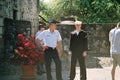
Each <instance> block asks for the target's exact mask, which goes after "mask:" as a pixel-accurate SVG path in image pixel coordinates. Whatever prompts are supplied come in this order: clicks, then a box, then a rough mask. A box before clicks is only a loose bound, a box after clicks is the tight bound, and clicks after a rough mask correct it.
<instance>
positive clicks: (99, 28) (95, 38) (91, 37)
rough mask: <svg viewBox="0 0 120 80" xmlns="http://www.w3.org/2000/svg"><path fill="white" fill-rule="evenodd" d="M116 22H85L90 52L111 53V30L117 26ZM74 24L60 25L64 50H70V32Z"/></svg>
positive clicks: (83, 26)
mask: <svg viewBox="0 0 120 80" xmlns="http://www.w3.org/2000/svg"><path fill="white" fill-rule="evenodd" d="M115 26H116V24H107V23H106V24H83V25H82V28H83V29H84V30H85V31H86V32H87V34H88V48H89V51H88V52H89V53H96V54H104V55H106V54H108V55H109V46H110V45H109V40H108V38H109V31H110V29H111V28H113V27H115ZM74 29H75V28H74V26H69V25H59V26H58V30H59V31H60V33H61V35H62V39H63V41H62V43H63V50H64V52H68V51H69V41H70V32H71V31H73V30H74Z"/></svg>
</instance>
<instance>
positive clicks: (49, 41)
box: [36, 20, 62, 80]
mask: <svg viewBox="0 0 120 80" xmlns="http://www.w3.org/2000/svg"><path fill="white" fill-rule="evenodd" d="M56 23H57V21H55V20H49V29H48V30H45V31H43V32H42V33H41V34H40V35H39V36H37V37H36V41H37V43H38V44H40V45H41V47H42V48H43V49H44V52H45V54H44V59H45V66H46V73H47V80H52V76H51V60H52V59H53V60H54V62H55V65H56V79H57V80H62V73H61V71H62V66H61V61H60V57H61V56H62V48H61V40H62V38H61V35H60V33H59V31H58V30H56ZM42 39H45V42H46V44H45V45H43V44H42V43H41V40H42ZM57 49H58V50H57Z"/></svg>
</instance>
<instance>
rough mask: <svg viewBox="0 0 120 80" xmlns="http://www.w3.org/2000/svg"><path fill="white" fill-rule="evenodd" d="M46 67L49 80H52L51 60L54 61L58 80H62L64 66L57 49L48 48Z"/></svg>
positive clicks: (46, 51)
mask: <svg viewBox="0 0 120 80" xmlns="http://www.w3.org/2000/svg"><path fill="white" fill-rule="evenodd" d="M44 57H45V66H46V73H47V80H52V75H51V60H52V59H53V60H54V62H55V66H56V79H57V80H62V73H61V71H62V66H61V61H60V58H59V56H58V51H57V49H52V48H48V49H46V50H45V55H44Z"/></svg>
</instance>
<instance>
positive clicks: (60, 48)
mask: <svg viewBox="0 0 120 80" xmlns="http://www.w3.org/2000/svg"><path fill="white" fill-rule="evenodd" d="M57 47H58V55H59V57H61V56H62V44H61V41H58V42H57Z"/></svg>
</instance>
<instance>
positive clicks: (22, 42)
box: [12, 34, 43, 64]
mask: <svg viewBox="0 0 120 80" xmlns="http://www.w3.org/2000/svg"><path fill="white" fill-rule="evenodd" d="M17 37H18V40H17V48H16V49H15V54H14V56H13V58H12V61H13V62H15V63H19V64H37V63H40V62H42V58H43V53H41V52H40V51H38V50H37V48H36V45H35V38H34V36H33V35H32V36H26V37H25V36H24V35H23V34H18V35H17Z"/></svg>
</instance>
